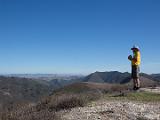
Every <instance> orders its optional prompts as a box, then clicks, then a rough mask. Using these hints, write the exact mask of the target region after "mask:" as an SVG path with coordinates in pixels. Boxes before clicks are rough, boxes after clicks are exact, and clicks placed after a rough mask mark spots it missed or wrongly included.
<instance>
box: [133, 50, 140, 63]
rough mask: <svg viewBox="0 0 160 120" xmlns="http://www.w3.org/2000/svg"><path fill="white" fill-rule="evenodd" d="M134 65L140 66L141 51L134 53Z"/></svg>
mask: <svg viewBox="0 0 160 120" xmlns="http://www.w3.org/2000/svg"><path fill="white" fill-rule="evenodd" d="M131 62H132V65H135V66H139V65H140V64H141V55H140V52H139V51H135V52H134V53H133V58H132V59H131Z"/></svg>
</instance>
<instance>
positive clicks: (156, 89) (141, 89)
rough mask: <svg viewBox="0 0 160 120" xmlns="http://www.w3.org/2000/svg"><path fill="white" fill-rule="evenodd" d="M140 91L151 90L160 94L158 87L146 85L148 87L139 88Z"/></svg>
mask: <svg viewBox="0 0 160 120" xmlns="http://www.w3.org/2000/svg"><path fill="white" fill-rule="evenodd" d="M140 91H146V92H153V93H159V94H160V87H155V88H152V87H148V88H140Z"/></svg>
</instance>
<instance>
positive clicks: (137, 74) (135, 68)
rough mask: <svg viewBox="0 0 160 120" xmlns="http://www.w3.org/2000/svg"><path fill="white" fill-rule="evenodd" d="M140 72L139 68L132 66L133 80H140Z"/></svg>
mask: <svg viewBox="0 0 160 120" xmlns="http://www.w3.org/2000/svg"><path fill="white" fill-rule="evenodd" d="M139 72H140V68H139V66H136V65H132V78H133V79H137V78H139Z"/></svg>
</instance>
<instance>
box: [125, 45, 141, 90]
mask: <svg viewBox="0 0 160 120" xmlns="http://www.w3.org/2000/svg"><path fill="white" fill-rule="evenodd" d="M131 50H132V51H133V57H132V55H129V56H128V59H129V60H130V61H131V64H132V79H133V84H134V87H133V89H134V90H138V89H139V88H140V80H139V72H140V63H141V55H140V50H139V47H138V46H133V48H131Z"/></svg>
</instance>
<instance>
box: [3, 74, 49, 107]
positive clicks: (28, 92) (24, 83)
mask: <svg viewBox="0 0 160 120" xmlns="http://www.w3.org/2000/svg"><path fill="white" fill-rule="evenodd" d="M51 90H52V89H51V87H50V86H49V85H48V84H44V83H41V82H38V81H36V80H33V79H27V78H17V77H3V76H0V107H3V105H8V104H12V103H20V102H36V101H38V100H39V99H40V98H41V97H43V96H47V95H49V93H50V92H51Z"/></svg>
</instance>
